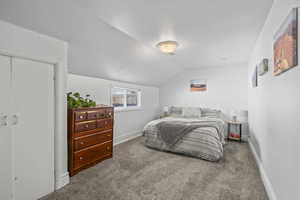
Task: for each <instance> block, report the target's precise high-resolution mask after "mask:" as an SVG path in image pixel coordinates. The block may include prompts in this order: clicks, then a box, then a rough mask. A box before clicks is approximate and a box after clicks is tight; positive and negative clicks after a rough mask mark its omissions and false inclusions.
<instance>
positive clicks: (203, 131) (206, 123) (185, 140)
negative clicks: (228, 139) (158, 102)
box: [144, 117, 225, 161]
mask: <svg viewBox="0 0 300 200" xmlns="http://www.w3.org/2000/svg"><path fill="white" fill-rule="evenodd" d="M224 131H225V122H224V121H223V120H222V119H220V118H207V117H205V118H197V119H188V118H175V117H167V118H162V119H158V120H154V121H151V122H150V123H148V124H147V125H146V126H145V128H144V136H145V144H146V146H148V147H151V148H155V149H159V150H164V151H170V152H175V153H181V154H186V155H189V156H194V157H199V158H202V159H205V160H210V161H217V160H219V159H221V158H222V157H223V144H225V140H224Z"/></svg>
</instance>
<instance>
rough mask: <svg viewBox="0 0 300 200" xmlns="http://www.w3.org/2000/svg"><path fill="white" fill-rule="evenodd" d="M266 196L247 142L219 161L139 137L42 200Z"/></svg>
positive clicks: (249, 199)
mask: <svg viewBox="0 0 300 200" xmlns="http://www.w3.org/2000/svg"><path fill="white" fill-rule="evenodd" d="M54 199H55V200H102V199H103V200H267V199H268V198H267V195H266V192H265V190H264V187H263V184H262V181H261V179H260V176H259V172H258V168H257V166H256V164H255V161H254V157H253V156H252V153H251V152H250V149H249V146H248V144H246V143H243V144H239V143H237V142H230V143H229V144H227V145H226V147H225V157H224V159H223V160H222V161H220V162H218V163H212V162H207V161H204V160H200V159H196V158H190V157H186V156H181V155H175V154H171V153H166V152H159V151H156V150H152V149H149V148H146V147H144V146H143V138H142V137H139V138H137V139H134V140H131V141H129V142H126V143H123V144H120V145H117V146H116V147H115V149H114V158H113V159H110V160H106V161H104V162H102V163H100V164H98V165H96V166H94V167H92V168H90V169H87V170H85V171H83V172H81V173H79V174H78V175H76V176H74V177H72V178H71V183H70V184H69V185H67V186H66V187H64V188H62V189H60V190H58V191H56V192H55V193H53V194H50V195H48V196H47V197H44V198H42V200H54Z"/></svg>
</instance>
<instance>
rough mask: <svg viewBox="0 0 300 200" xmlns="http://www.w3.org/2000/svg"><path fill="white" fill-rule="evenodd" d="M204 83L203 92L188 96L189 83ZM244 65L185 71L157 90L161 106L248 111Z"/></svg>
mask: <svg viewBox="0 0 300 200" xmlns="http://www.w3.org/2000/svg"><path fill="white" fill-rule="evenodd" d="M193 79H206V80H207V91H206V92H190V80H193ZM247 95H248V93H247V64H241V65H237V66H230V67H229V66H226V67H215V68H204V69H201V70H186V71H184V72H182V73H180V74H178V75H177V76H175V77H173V78H172V79H171V80H169V81H168V82H166V83H165V84H164V85H162V86H161V87H160V106H161V107H162V106H171V105H177V106H199V107H208V108H217V109H221V110H222V111H223V112H225V113H229V112H230V110H231V109H238V110H241V109H243V110H247Z"/></svg>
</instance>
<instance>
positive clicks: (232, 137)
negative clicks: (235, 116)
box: [227, 121, 243, 142]
mask: <svg viewBox="0 0 300 200" xmlns="http://www.w3.org/2000/svg"><path fill="white" fill-rule="evenodd" d="M227 124H228V131H227V140H234V141H239V142H242V124H243V123H242V122H239V121H227ZM233 127H235V128H236V130H237V129H239V133H236V132H237V131H236V132H232V131H231V129H232V128H233Z"/></svg>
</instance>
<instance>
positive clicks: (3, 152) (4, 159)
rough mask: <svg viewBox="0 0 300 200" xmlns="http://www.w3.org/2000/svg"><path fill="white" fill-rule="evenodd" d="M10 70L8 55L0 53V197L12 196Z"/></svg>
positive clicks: (7, 197)
mask: <svg viewBox="0 0 300 200" xmlns="http://www.w3.org/2000/svg"><path fill="white" fill-rule="evenodd" d="M10 70H11V67H10V57H6V56H1V55H0V92H1V98H0V199H11V198H12V197H11V195H12V154H11V152H12V135H11V130H10V128H9V124H8V117H9V113H10V110H9V109H10V87H11V85H10V83H11V82H10V77H11V72H10Z"/></svg>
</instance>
